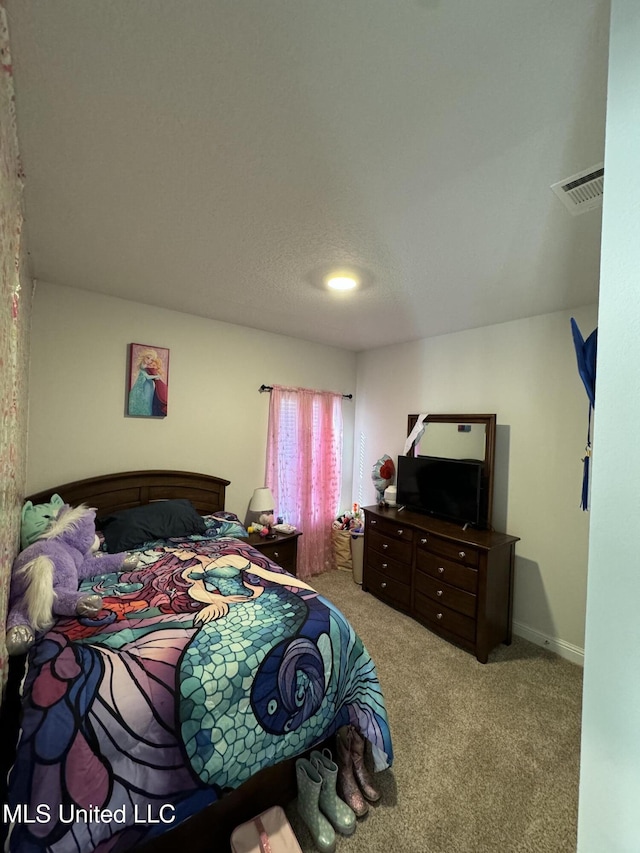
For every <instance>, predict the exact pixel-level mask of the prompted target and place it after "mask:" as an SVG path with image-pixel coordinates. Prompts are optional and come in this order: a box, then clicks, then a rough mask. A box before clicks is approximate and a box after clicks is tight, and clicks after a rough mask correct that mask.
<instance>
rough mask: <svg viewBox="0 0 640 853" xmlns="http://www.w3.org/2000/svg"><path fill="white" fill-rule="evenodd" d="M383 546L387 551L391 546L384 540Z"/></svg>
mask: <svg viewBox="0 0 640 853" xmlns="http://www.w3.org/2000/svg"><path fill="white" fill-rule="evenodd" d="M382 547H383V548H384V550H385V551H386V550H387V548H388V547H389V546H388V545H387V543H386V542H383V543H382Z"/></svg>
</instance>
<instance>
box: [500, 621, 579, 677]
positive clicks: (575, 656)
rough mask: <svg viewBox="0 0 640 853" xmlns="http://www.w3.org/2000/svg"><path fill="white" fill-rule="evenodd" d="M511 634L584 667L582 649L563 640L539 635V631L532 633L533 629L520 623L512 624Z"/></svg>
mask: <svg viewBox="0 0 640 853" xmlns="http://www.w3.org/2000/svg"><path fill="white" fill-rule="evenodd" d="M513 633H514V634H517V635H518V637H522V638H523V639H524V640H529V642H530V643H535V644H536V646H542V647H543V648H544V649H548V650H549V651H550V652H555V654H557V655H559V656H560V657H561V658H565V660H568V661H571V663H577V664H578V666H584V649H581V648H580V647H579V646H573V645H571V643H567V642H565V641H564V640H559V639H558V638H557V637H547V635H546V634H541V633H540V631H534V630H533V628H529V627H527V625H522V624H521V623H520V622H514V623H513Z"/></svg>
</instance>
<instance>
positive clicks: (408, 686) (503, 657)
mask: <svg viewBox="0 0 640 853" xmlns="http://www.w3.org/2000/svg"><path fill="white" fill-rule="evenodd" d="M312 583H313V585H314V587H315V588H316V589H317V590H318V592H320V593H321V594H322V595H325V596H326V597H327V598H330V599H331V601H332V602H333V603H334V604H335V605H336V606H337V607H339V608H340V610H342V612H343V613H344V614H345V616H346V617H347V618H348V619H349V620H350V621H351V623H352V625H353V626H354V628H355V630H356V631H357V632H358V634H359V635H360V636H361V637H362V640H363V642H364V644H365V646H366V647H367V649H368V651H369V653H370V654H371V656H372V658H373V660H374V661H375V663H376V668H377V671H378V677H379V679H380V683H381V686H382V690H383V693H384V696H385V701H386V705H387V711H388V714H389V723H390V727H391V736H392V740H393V747H394V752H395V760H394V763H393V767H392V768H390V769H389V770H385V771H383V772H382V773H378V774H376V775H375V780H376V783H377V784H378V785H379V787H380V789H381V791H382V800H381V802H380V803H379V804H378V805H377V806H372V807H371V808H370V810H369V814H368V816H367V817H366V818H364V819H362V820H360V821H358V828H357V830H356V833H355V834H354V835H353V836H351V837H350V838H340V837H339V838H338V845H337V850H338V851H340V853H388V851H394V853H575V849H576V823H577V804H578V769H579V752H580V713H581V695H582V669H581V668H580V667H578V666H575V665H574V664H571V663H569V662H567V661H565V660H563V659H562V658H559V657H557V656H556V655H554V654H552V653H550V652H546V651H545V650H544V649H541V648H539V647H538V646H535V645H533V644H532V643H529V642H527V641H525V640H522V639H520V638H518V637H515V638H514V641H513V643H512V645H511V646H509V647H507V646H500V647H499V648H498V649H496V650H495V651H494V652H493V653H492V654H491V656H490V658H489V662H488V663H487V664H485V665H483V664H480V663H478V662H477V661H476V659H475V657H473V655H470V654H469V653H468V652H465V651H463V650H461V649H458V648H456V647H455V646H452V645H450V644H449V643H447V642H445V641H444V640H441V639H440V638H438V637H437V636H435V635H434V634H432V633H431V632H430V631H428V630H427V629H426V628H424V627H423V626H421V625H419V624H418V623H417V622H414V621H413V620H412V619H410V618H409V617H407V616H404V615H403V614H401V613H398V612H397V611H396V610H394V609H392V608H389V607H387V606H386V605H384V604H382V603H381V602H379V601H378V600H377V599H375V598H374V597H373V596H372V595H369V594H368V593H364V592H362V589H361V588H360V587H359V586H358V585H357V584H355V583H354V582H353V580H352V576H351V574H350V573H347V572H343V571H334V572H328V573H326V574H324V575H321V576H319V577H316V578H314V579H313V581H312ZM287 814H288V817H289V820H290V822H291V824H292V826H293V828H294V831H295V832H296V835H297V837H298V840H299V842H300V845H301V847H302V849H303V851H304V853H312V851H313V850H314V849H315V848H314V846H313V842H312V840H311V836H310V834H309V832H308V830H307V829H306V827H305V825H304V824H303V823H302V821H301V820H300V818H299V816H298V815H297V812H296V809H295V802H294V803H292V804H291V806H290V807H289V808H288V810H287Z"/></svg>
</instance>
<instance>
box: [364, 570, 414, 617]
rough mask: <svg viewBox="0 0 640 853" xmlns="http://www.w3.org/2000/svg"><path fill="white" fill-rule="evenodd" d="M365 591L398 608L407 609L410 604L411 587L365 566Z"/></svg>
mask: <svg viewBox="0 0 640 853" xmlns="http://www.w3.org/2000/svg"><path fill="white" fill-rule="evenodd" d="M366 581H367V589H368V591H369V592H371V593H373V595H375V596H376V597H377V598H382V599H384V600H385V601H390V602H392V603H393V604H397V605H398V606H400V607H404V608H405V609H406V610H408V609H409V605H410V604H411V587H410V586H409V585H408V584H406V583H401V582H400V581H399V580H396V579H395V578H391V577H389V575H385V574H383V573H382V572H378V571H376V570H375V569H372V568H371V566H367V577H366Z"/></svg>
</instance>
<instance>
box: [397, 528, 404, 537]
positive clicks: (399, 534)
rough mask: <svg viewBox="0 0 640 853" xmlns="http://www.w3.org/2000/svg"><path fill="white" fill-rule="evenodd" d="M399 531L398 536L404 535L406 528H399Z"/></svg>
mask: <svg viewBox="0 0 640 853" xmlns="http://www.w3.org/2000/svg"><path fill="white" fill-rule="evenodd" d="M397 532H398V536H402V534H403V533H404V530H402V528H401V529H400V530H398V531H397Z"/></svg>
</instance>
